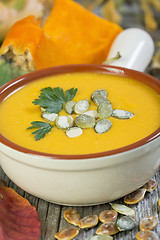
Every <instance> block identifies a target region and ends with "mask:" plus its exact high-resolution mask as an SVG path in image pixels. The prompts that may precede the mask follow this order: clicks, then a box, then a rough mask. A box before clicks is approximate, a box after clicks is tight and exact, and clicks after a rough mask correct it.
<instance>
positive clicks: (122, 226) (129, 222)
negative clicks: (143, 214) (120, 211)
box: [117, 216, 136, 231]
mask: <svg viewBox="0 0 160 240" xmlns="http://www.w3.org/2000/svg"><path fill="white" fill-rule="evenodd" d="M135 226H136V221H135V220H134V219H133V218H132V217H130V216H122V217H120V218H119V219H118V220H117V227H118V229H119V230H120V231H129V230H132V229H133V228H135Z"/></svg>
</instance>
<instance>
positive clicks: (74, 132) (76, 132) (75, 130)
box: [66, 127, 83, 138]
mask: <svg viewBox="0 0 160 240" xmlns="http://www.w3.org/2000/svg"><path fill="white" fill-rule="evenodd" d="M82 133H83V130H82V128H80V127H72V128H69V129H68V130H67V131H66V135H67V136H68V137H70V138H75V137H79V136H80V135H82Z"/></svg>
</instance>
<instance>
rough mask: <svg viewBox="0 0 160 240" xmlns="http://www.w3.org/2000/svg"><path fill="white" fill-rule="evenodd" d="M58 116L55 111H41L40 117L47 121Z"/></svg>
mask: <svg viewBox="0 0 160 240" xmlns="http://www.w3.org/2000/svg"><path fill="white" fill-rule="evenodd" d="M57 117H58V114H56V113H49V112H43V113H42V118H44V119H45V120H47V121H49V122H54V121H55V120H56V118H57Z"/></svg>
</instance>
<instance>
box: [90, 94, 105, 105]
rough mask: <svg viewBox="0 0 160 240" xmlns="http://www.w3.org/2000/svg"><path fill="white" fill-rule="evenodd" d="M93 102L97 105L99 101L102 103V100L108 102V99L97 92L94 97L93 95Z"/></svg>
mask: <svg viewBox="0 0 160 240" xmlns="http://www.w3.org/2000/svg"><path fill="white" fill-rule="evenodd" d="M92 100H93V102H94V103H95V104H96V105H97V106H99V105H100V104H101V103H104V102H106V103H107V102H109V101H108V100H107V98H105V97H104V96H102V95H100V94H98V95H95V96H94V97H93V99H92Z"/></svg>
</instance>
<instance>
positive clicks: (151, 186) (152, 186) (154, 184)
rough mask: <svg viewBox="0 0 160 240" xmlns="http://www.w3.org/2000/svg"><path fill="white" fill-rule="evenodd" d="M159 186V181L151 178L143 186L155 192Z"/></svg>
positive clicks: (148, 190)
mask: <svg viewBox="0 0 160 240" xmlns="http://www.w3.org/2000/svg"><path fill="white" fill-rule="evenodd" d="M157 186H158V184H157V182H156V181H155V180H154V179H152V178H151V179H150V180H149V181H148V182H147V183H146V184H145V185H144V186H143V187H144V188H145V189H146V191H147V192H153V191H154V190H155V189H156V187H157Z"/></svg>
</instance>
